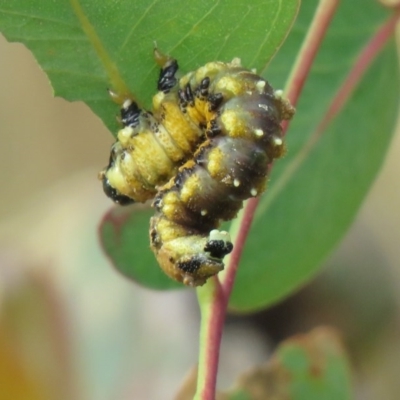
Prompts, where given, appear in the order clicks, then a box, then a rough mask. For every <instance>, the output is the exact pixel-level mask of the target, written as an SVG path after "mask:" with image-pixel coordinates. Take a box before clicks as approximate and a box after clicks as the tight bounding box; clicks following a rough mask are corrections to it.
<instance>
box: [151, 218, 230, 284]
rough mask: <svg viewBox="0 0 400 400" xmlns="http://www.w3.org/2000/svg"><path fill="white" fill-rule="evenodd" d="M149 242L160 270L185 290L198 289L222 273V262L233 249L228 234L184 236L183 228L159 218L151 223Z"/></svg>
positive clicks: (184, 230)
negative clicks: (187, 288)
mask: <svg viewBox="0 0 400 400" xmlns="http://www.w3.org/2000/svg"><path fill="white" fill-rule="evenodd" d="M150 240H151V247H152V249H153V251H154V253H155V255H156V258H157V261H158V263H159V264H160V267H161V268H162V270H163V271H164V272H165V273H166V274H167V275H168V276H169V277H171V278H173V279H175V280H177V281H178V282H182V283H184V284H185V285H187V286H201V285H203V284H204V283H205V282H206V281H207V279H208V278H210V277H212V276H214V275H216V274H218V272H220V271H222V270H223V269H224V263H223V261H222V260H223V258H224V256H225V255H227V254H229V253H230V252H231V251H232V248H233V245H232V243H231V239H230V237H229V234H228V232H225V231H218V230H217V229H213V230H211V232H210V233H209V235H208V236H206V237H204V236H203V235H199V234H188V232H187V231H186V229H185V227H182V225H179V224H176V223H174V222H172V221H170V220H168V219H166V218H165V217H163V216H155V217H153V218H152V219H151V228H150Z"/></svg>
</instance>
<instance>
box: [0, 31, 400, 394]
mask: <svg viewBox="0 0 400 400" xmlns="http://www.w3.org/2000/svg"><path fill="white" fill-rule="evenodd" d="M0 57H1V63H0V87H1V91H0V130H1V136H0V137H1V140H2V142H1V146H0V171H1V173H0V187H1V197H0V400H15V399H17V400H25V399H26V400H28V399H29V400H31V399H32V400H33V399H38V400H39V399H40V400H47V399H49V400H50V399H51V400H53V399H54V400H56V399H57V400H63V399H76V400H81V399H82V400H103V399H104V400H106V399H107V400H108V399H114V400H115V399H118V400H125V399H126V400H128V399H132V398H137V399H149V400H151V399H161V398H162V399H169V398H173V394H174V393H175V392H176V390H177V388H178V387H179V385H180V382H181V380H182V379H183V377H184V376H185V375H186V374H187V372H188V371H189V369H190V368H191V367H192V366H193V365H194V363H195V362H196V360H197V343H198V319H199V315H198V309H197V305H196V299H195V295H194V292H193V291H189V290H184V291H177V292H171V293H162V292H154V291H149V290H146V289H143V288H140V287H138V286H136V285H135V284H133V283H131V282H129V281H127V280H126V279H125V278H123V277H122V276H121V275H119V274H118V273H117V272H116V271H115V270H114V269H113V268H112V266H111V265H110V264H109V262H108V260H107V259H106V258H105V256H104V255H103V254H102V251H101V249H100V247H99V245H98V241H97V232H96V229H97V226H98V224H99V221H100V218H101V217H102V215H103V214H104V213H105V211H106V210H107V209H108V208H109V207H110V206H111V203H110V201H109V200H108V199H107V198H106V197H105V196H104V195H103V192H102V188H101V184H100V182H99V181H98V180H97V172H98V171H99V170H100V169H101V168H102V167H103V166H104V165H105V164H106V163H107V160H108V153H109V146H110V144H111V143H112V141H113V140H112V136H111V134H110V132H108V131H107V129H106V128H105V127H104V126H103V125H102V122H101V121H100V120H99V119H98V118H97V117H96V116H95V115H94V114H92V112H91V111H90V110H89V109H88V108H87V107H86V106H85V105H84V104H83V103H68V102H67V101H65V100H63V99H60V98H53V96H52V89H51V87H50V85H49V83H48V81H47V78H46V76H45V74H44V73H43V72H42V71H41V70H40V68H39V66H38V65H37V64H36V62H35V61H34V59H33V57H32V55H31V54H30V53H29V51H28V50H27V49H25V48H24V47H23V46H22V45H20V44H10V43H7V42H6V41H5V39H4V38H3V37H2V36H0ZM293 134H294V132H293ZM399 154H400V129H399V128H398V129H397V134H396V136H395V137H394V140H393V143H392V146H391V148H390V151H389V153H388V156H387V159H386V162H385V164H384V166H383V168H382V171H381V173H380V174H379V176H378V179H377V180H376V182H375V184H374V186H373V187H372V189H371V191H370V193H369V195H368V198H367V199H366V201H365V203H364V204H363V206H362V208H361V209H360V212H359V213H358V216H357V218H356V220H355V221H354V224H353V226H352V228H351V229H350V231H349V232H348V233H347V235H346V236H345V237H344V238H343V241H342V243H341V245H340V246H339V248H338V249H337V250H336V251H335V252H334V253H333V254H332V255H331V257H330V258H329V260H327V262H326V265H325V266H324V268H323V270H322V272H321V273H320V274H319V276H318V277H317V278H316V279H315V280H314V281H313V282H310V283H309V284H308V285H307V286H306V287H304V288H303V289H302V290H300V291H299V292H297V293H296V294H294V295H293V296H292V297H290V298H289V299H287V300H285V301H284V302H282V303H280V304H278V305H276V306H275V307H273V308H272V309H270V310H268V311H265V312H261V313H257V314H255V315H251V316H229V318H228V320H227V329H226V332H225V336H224V340H223V348H222V360H221V368H220V371H221V372H220V376H219V381H220V382H219V383H220V386H221V387H228V386H229V385H230V384H231V383H232V381H233V379H234V377H235V376H236V375H237V374H238V373H239V372H241V371H243V370H245V369H247V368H249V367H251V366H252V365H254V364H257V363H262V362H264V361H265V360H266V359H267V358H268V354H269V353H270V351H271V349H273V347H274V346H275V345H276V344H277V343H278V342H279V341H281V340H283V339H285V338H287V337H289V336H290V335H292V334H295V333H298V332H306V331H308V330H310V329H311V328H313V327H315V326H318V325H326V324H329V325H332V326H335V327H337V328H338V329H339V330H340V331H341V332H342V334H343V338H344V341H345V345H346V348H347V350H348V352H349V356H350V359H351V363H352V366H353V368H354V383H355V388H356V393H357V397H358V398H359V399H367V400H369V399H371V400H372V399H377V398H382V399H386V400H391V399H393V400H395V399H398V398H399V397H398V393H399V392H400V381H399V379H398V376H399V371H400V318H399V317H400V313H399V310H400V307H399V306H400V268H399V260H400V246H399V242H400V241H399V239H400V210H399V204H400V183H399V179H398V171H399V169H400V157H399ZM146 234H147V233H146Z"/></svg>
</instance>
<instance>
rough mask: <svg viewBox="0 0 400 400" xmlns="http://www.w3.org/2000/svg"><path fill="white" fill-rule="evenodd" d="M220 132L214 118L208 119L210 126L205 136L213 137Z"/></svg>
mask: <svg viewBox="0 0 400 400" xmlns="http://www.w3.org/2000/svg"><path fill="white" fill-rule="evenodd" d="M221 132H222V130H221V127H220V126H219V125H218V122H217V120H216V119H213V120H211V121H210V128H209V129H208V130H207V137H209V138H213V137H215V136H218V135H220V134H221Z"/></svg>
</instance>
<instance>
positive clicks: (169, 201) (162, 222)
mask: <svg viewBox="0 0 400 400" xmlns="http://www.w3.org/2000/svg"><path fill="white" fill-rule="evenodd" d="M239 79H240V78H239ZM258 79H260V78H258ZM293 112H294V110H293V108H291V106H290V105H289V104H288V103H287V102H285V101H284V100H282V99H281V98H280V96H276V95H275V93H274V91H273V90H272V88H270V87H269V85H268V84H267V83H266V84H265V85H263V90H262V91H261V93H260V92H259V91H255V92H248V91H247V92H246V93H244V94H241V95H238V96H234V97H231V98H230V99H229V100H228V101H226V102H225V103H223V104H222V105H221V106H220V107H219V108H218V113H217V115H216V117H215V118H214V119H212V120H210V121H207V126H208V129H207V137H208V139H207V140H205V141H204V142H203V143H202V144H201V145H200V146H199V148H198V150H197V151H196V153H195V154H194V156H193V159H192V160H189V161H187V162H186V163H185V164H184V165H183V166H182V167H180V169H179V171H178V173H177V175H176V176H175V177H174V178H172V179H171V180H170V181H169V183H168V184H166V185H165V186H164V187H163V188H162V189H161V190H160V191H159V193H158V194H157V196H156V197H155V200H154V203H153V206H154V207H155V208H156V215H155V216H154V217H153V218H152V219H151V227H150V240H151V247H152V249H153V251H154V253H155V255H156V258H157V260H158V262H159V264H160V265H161V268H162V269H163V270H164V271H165V272H166V273H167V274H168V275H170V276H171V277H173V278H174V279H176V280H178V281H181V282H183V283H184V284H186V285H189V286H198V285H202V284H204V283H205V281H206V280H207V279H208V278H209V277H211V276H213V275H215V274H217V273H218V272H219V271H221V270H222V269H223V268H224V264H223V257H224V256H225V255H226V254H228V253H229V252H230V251H231V250H232V243H231V242H230V239H229V236H228V235H227V234H226V233H225V232H219V236H220V237H219V238H218V239H216V237H218V234H217V233H218V231H217V228H218V227H219V225H220V223H221V221H227V220H231V219H232V218H234V217H235V216H236V214H237V212H238V211H239V210H240V208H241V207H242V206H243V201H244V200H246V199H248V198H250V197H254V196H257V195H259V194H260V193H262V192H263V191H264V190H265V185H266V180H267V172H268V165H269V164H270V163H271V162H272V161H273V160H274V159H276V158H279V157H280V156H281V155H282V154H283V153H284V144H283V137H282V128H281V126H280V123H281V121H282V120H283V119H285V118H289V117H291V115H292V114H293Z"/></svg>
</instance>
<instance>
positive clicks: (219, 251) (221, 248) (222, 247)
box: [204, 240, 233, 259]
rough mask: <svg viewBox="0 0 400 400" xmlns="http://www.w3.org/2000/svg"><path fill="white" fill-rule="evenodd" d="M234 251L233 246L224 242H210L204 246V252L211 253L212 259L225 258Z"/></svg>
mask: <svg viewBox="0 0 400 400" xmlns="http://www.w3.org/2000/svg"><path fill="white" fill-rule="evenodd" d="M232 249H233V244H232V243H231V242H225V241H224V240H209V241H208V242H207V243H206V245H205V246H204V251H207V252H209V253H210V255H211V257H215V258H219V259H222V258H224V257H225V256H226V255H227V254H229V253H230V252H231V251H232Z"/></svg>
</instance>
